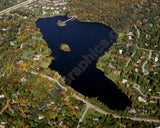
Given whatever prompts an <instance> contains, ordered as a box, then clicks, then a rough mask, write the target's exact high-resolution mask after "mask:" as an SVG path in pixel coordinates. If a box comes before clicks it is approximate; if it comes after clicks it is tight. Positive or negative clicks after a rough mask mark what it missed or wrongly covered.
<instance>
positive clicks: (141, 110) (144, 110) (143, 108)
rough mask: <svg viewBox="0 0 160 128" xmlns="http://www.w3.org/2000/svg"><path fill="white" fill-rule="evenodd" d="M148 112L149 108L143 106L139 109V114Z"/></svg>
mask: <svg viewBox="0 0 160 128" xmlns="http://www.w3.org/2000/svg"><path fill="white" fill-rule="evenodd" d="M147 111H148V110H147V108H146V107H145V106H143V107H141V108H140V109H139V113H146V112H147Z"/></svg>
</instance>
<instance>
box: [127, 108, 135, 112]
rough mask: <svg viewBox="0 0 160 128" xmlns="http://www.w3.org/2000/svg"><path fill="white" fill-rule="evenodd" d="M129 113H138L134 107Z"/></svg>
mask: <svg viewBox="0 0 160 128" xmlns="http://www.w3.org/2000/svg"><path fill="white" fill-rule="evenodd" d="M128 113H137V111H136V110H135V109H134V108H131V109H130V110H129V111H128Z"/></svg>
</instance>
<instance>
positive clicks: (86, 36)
mask: <svg viewBox="0 0 160 128" xmlns="http://www.w3.org/2000/svg"><path fill="white" fill-rule="evenodd" d="M67 19H68V18H67V17H62V16H58V17H53V18H40V19H39V20H38V21H37V22H36V24H37V27H38V28H40V30H41V33H42V34H43V38H44V40H45V41H46V42H47V43H48V46H49V48H50V49H51V50H52V56H53V57H54V58H55V60H53V61H52V64H51V65H50V68H51V69H52V70H56V71H58V72H59V73H60V74H61V75H62V76H65V77H66V83H67V85H70V86H71V87H72V88H74V89H75V90H76V91H78V92H80V93H81V94H83V95H85V96H89V97H98V99H99V100H100V101H101V102H103V103H104V104H106V105H107V106H108V107H109V108H110V109H117V110H124V109H125V108H126V107H127V106H130V104H131V102H130V100H129V99H128V97H127V96H126V95H125V94H124V93H122V91H121V90H119V89H118V88H117V86H116V85H115V84H114V83H113V82H112V81H111V80H109V79H108V78H106V77H105V76H104V73H103V72H102V71H100V70H98V69H96V63H97V59H98V57H100V56H102V55H103V54H104V51H107V50H108V49H109V47H111V45H112V44H113V42H115V41H116V37H117V35H116V33H114V31H113V30H112V29H111V28H109V27H107V26H105V25H102V24H98V23H86V22H79V21H78V20H74V21H69V22H67V25H66V26H64V27H58V26H57V21H58V20H61V21H65V20H67ZM64 43H65V44H68V45H69V47H70V48H71V52H69V53H66V52H63V51H62V50H60V45H61V44H64Z"/></svg>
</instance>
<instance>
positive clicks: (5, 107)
mask: <svg viewBox="0 0 160 128" xmlns="http://www.w3.org/2000/svg"><path fill="white" fill-rule="evenodd" d="M9 102H10V100H7V103H6V105H5V106H4V108H3V109H2V111H1V112H0V115H1V114H2V113H3V111H4V110H6V109H7V106H8V104H9Z"/></svg>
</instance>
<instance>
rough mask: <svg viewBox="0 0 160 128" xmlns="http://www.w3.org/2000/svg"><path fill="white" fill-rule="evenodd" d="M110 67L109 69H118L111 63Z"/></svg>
mask: <svg viewBox="0 0 160 128" xmlns="http://www.w3.org/2000/svg"><path fill="white" fill-rule="evenodd" d="M108 67H109V68H112V69H116V67H115V66H113V65H112V64H111V63H109V64H108Z"/></svg>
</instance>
